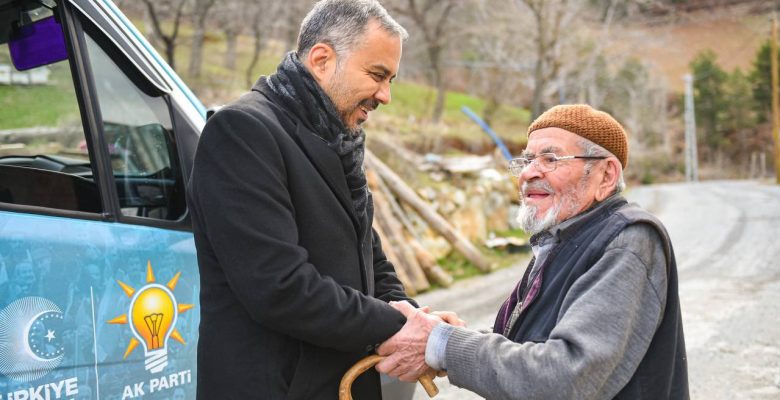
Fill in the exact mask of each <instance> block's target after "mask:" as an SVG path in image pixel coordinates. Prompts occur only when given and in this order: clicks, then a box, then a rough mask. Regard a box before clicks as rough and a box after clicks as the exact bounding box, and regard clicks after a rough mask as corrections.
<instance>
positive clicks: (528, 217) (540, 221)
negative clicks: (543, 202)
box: [517, 203, 561, 235]
mask: <svg viewBox="0 0 780 400" xmlns="http://www.w3.org/2000/svg"><path fill="white" fill-rule="evenodd" d="M538 211H539V208H538V207H537V206H529V205H527V204H525V203H523V204H522V205H521V206H520V211H519V212H518V213H517V222H518V223H519V224H520V227H521V228H522V229H523V230H524V231H526V232H527V233H529V234H531V235H535V234H537V233H539V232H542V231H546V230H547V229H550V228H552V227H553V226H555V224H557V221H558V214H560V213H561V204H560V203H558V204H556V205H555V206H553V208H551V209H549V210H547V213H545V215H544V217H539V216H538V215H536V214H537V213H538Z"/></svg>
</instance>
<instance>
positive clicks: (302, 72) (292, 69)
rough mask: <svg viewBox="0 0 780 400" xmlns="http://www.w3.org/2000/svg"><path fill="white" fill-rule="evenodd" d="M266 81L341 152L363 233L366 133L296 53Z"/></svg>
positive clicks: (367, 196)
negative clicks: (352, 127) (346, 117)
mask: <svg viewBox="0 0 780 400" xmlns="http://www.w3.org/2000/svg"><path fill="white" fill-rule="evenodd" d="M266 82H267V83H268V87H269V88H271V90H272V91H273V92H274V94H276V95H277V96H278V97H279V99H281V101H282V102H283V103H284V105H285V106H286V108H287V109H288V110H290V111H292V112H293V113H294V114H295V115H296V116H297V117H298V118H300V119H301V120H302V121H303V122H304V123H305V124H306V125H307V126H309V128H311V129H312V131H313V132H314V133H315V134H316V135H317V136H318V137H319V138H320V139H322V140H324V141H325V143H327V144H328V147H330V148H331V149H332V150H333V151H335V152H336V154H338V156H339V158H340V159H341V166H342V168H343V169H344V176H345V177H346V179H347V187H349V191H350V195H351V197H352V207H353V208H354V209H355V214H356V215H357V219H358V221H359V222H360V229H361V232H360V233H362V232H363V231H365V228H366V224H367V222H368V221H367V218H366V207H367V206H368V203H369V201H370V199H369V196H370V194H369V192H368V184H367V183H366V174H365V171H364V170H363V156H364V152H365V141H366V135H365V132H363V129H359V131H357V132H350V131H349V130H348V129H347V127H346V125H344V121H343V120H342V119H341V116H340V115H339V113H338V111H337V110H336V105H335V104H333V101H332V100H331V99H330V97H328V95H327V94H326V93H325V92H324V91H323V90H322V88H321V87H320V85H319V84H318V83H317V81H316V80H315V79H314V77H313V76H312V75H311V74H310V73H309V71H308V70H307V69H306V67H305V66H304V65H303V64H302V63H301V62H300V60H298V56H297V55H296V54H295V52H293V51H291V52H289V53H287V55H286V56H285V57H284V60H282V62H281V63H280V64H279V66H278V67H277V68H276V73H275V74H273V75H271V76H269V77H268V78H267V79H266Z"/></svg>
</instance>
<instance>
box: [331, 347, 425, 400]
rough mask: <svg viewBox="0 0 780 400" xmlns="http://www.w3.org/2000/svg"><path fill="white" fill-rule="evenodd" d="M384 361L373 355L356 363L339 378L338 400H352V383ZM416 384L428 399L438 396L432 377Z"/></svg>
mask: <svg viewBox="0 0 780 400" xmlns="http://www.w3.org/2000/svg"><path fill="white" fill-rule="evenodd" d="M384 359H385V358H384V357H382V356H380V355H376V354H375V355H372V356H368V357H366V358H364V359H362V360H360V361H358V362H356V363H355V365H353V366H352V368H350V369H349V371H347V373H345V374H344V377H343V378H341V384H340V385H339V400H352V382H354V381H355V379H357V377H358V376H360V374H362V373H363V372H365V371H366V370H367V369H369V368H371V367H373V366H374V365H376V364H377V363H378V362H380V361H382V360H384ZM418 382H420V384H421V385H422V386H423V387H424V388H425V392H426V393H428V397H434V396H436V395H437V394H439V388H437V387H436V384H435V383H433V377H432V376H430V375H423V376H421V377H420V378H419V380H418Z"/></svg>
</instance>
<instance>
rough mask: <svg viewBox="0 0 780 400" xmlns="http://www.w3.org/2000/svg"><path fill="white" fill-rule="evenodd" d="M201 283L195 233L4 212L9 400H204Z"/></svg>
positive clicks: (2, 327) (0, 320)
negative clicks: (158, 354)
mask: <svg viewBox="0 0 780 400" xmlns="http://www.w3.org/2000/svg"><path fill="white" fill-rule="evenodd" d="M150 276H151V279H150ZM119 282H121V284H120V283H119ZM122 285H124V286H126V288H125V287H123V286H122ZM199 285H200V284H199V275H198V268H197V260H196V256H195V245H194V241H193V237H192V233H190V232H182V231H175V230H166V229H160V228H152V227H145V226H137V225H129V224H120V223H110V222H104V221H89V220H82V219H71V218H64V217H52V216H44V215H34V214H24V213H16V212H5V211H0V400H10V399H47V400H49V399H77V400H82V399H98V398H99V399H101V400H102V399H107V400H124V399H131V398H139V397H141V396H143V398H144V399H185V398H187V399H189V398H195V382H196V380H197V371H196V370H195V368H194V366H195V365H196V351H197V337H198V333H197V330H198V324H199V322H200V315H199V313H198V312H193V308H194V309H197V307H198V303H199V302H198V292H199ZM128 289H129V290H131V291H132V295H131V294H129V293H128V291H127V290H128ZM149 299H151V300H155V301H157V300H160V299H167V300H165V301H167V302H168V303H166V304H163V307H162V308H157V309H154V307H151V306H149V305H146V306H144V303H145V301H146V300H149ZM150 310H151V311H150ZM134 311H139V312H140V314H139V315H140V317H139V318H140V319H137V320H136V319H133V312H134ZM123 314H125V315H126V316H127V319H128V324H127V325H123V324H109V323H107V322H109V321H112V320H115V319H117V318H118V317H121V316H122V315H123ZM155 314H163V316H162V318H161V317H159V316H158V317H155V316H154V315H155ZM147 316H149V317H150V318H149V319H148V321H149V325H147V322H146V321H147V318H146V317H147ZM132 326H134V327H135V328H132ZM139 327H140V328H139ZM144 327H151V330H149V332H150V333H149V337H150V339H151V340H150V341H149V342H148V343H146V344H144V343H141V342H140V340H139V336H140V338H143V337H144V335H145V333H144V332H142V331H141V329H142V328H144ZM134 330H136V331H137V332H134ZM147 330H148V328H147ZM152 333H154V338H152ZM168 339H173V340H168ZM133 340H136V341H139V344H143V345H144V346H146V347H145V349H146V350H147V351H146V352H141V351H138V350H136V351H128V350H129V347H128V346H129V344H130V343H131V342H132V341H133ZM185 343H186V344H185ZM158 346H159V348H158ZM139 347H140V346H139ZM160 348H164V349H165V351H166V355H165V361H164V362H160V360H155V361H154V362H152V363H151V364H150V365H149V369H147V368H146V367H147V362H148V361H147V357H146V356H147V353H149V350H151V351H152V352H154V351H158V350H159V349H160ZM161 359H162V358H161ZM163 364H164V365H163ZM152 368H154V369H152Z"/></svg>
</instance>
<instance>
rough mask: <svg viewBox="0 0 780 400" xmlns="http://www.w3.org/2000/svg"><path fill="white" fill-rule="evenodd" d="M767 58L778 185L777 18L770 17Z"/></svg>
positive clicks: (779, 158)
mask: <svg viewBox="0 0 780 400" xmlns="http://www.w3.org/2000/svg"><path fill="white" fill-rule="evenodd" d="M769 42H770V47H769V49H770V51H769V55H770V56H769V58H770V59H771V66H772V138H773V139H774V141H775V181H776V182H777V183H779V184H780V108H779V107H780V106H778V93H777V90H778V88H777V84H778V76H777V17H776V15H774V14H773V15H772V38H771V39H770V41H769Z"/></svg>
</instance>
